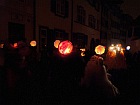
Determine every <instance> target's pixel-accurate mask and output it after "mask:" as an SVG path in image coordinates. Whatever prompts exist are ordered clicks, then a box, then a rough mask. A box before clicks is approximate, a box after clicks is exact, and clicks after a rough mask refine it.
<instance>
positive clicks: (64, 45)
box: [58, 40, 73, 55]
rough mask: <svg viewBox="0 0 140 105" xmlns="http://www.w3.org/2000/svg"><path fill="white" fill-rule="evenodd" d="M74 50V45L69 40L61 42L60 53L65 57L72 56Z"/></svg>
mask: <svg viewBox="0 0 140 105" xmlns="http://www.w3.org/2000/svg"><path fill="white" fill-rule="evenodd" d="M72 49H73V45H72V43H71V42H70V41H68V40H66V41H63V42H61V43H60V44H59V46H58V50H59V52H60V53H61V54H63V55H67V54H70V53H71V52H72Z"/></svg>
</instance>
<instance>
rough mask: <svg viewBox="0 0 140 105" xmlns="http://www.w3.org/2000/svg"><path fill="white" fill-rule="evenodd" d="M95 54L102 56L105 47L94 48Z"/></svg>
mask: <svg viewBox="0 0 140 105" xmlns="http://www.w3.org/2000/svg"><path fill="white" fill-rule="evenodd" d="M95 52H96V54H99V55H102V54H103V53H104V52H105V47H104V46H102V45H98V46H96V47H95Z"/></svg>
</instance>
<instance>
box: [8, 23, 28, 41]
mask: <svg viewBox="0 0 140 105" xmlns="http://www.w3.org/2000/svg"><path fill="white" fill-rule="evenodd" d="M8 38H9V39H10V40H11V41H12V42H17V41H19V40H22V39H23V38H25V25H24V24H19V23H11V22H9V23H8Z"/></svg>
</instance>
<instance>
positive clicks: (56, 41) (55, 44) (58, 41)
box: [54, 40, 60, 48]
mask: <svg viewBox="0 0 140 105" xmlns="http://www.w3.org/2000/svg"><path fill="white" fill-rule="evenodd" d="M59 43H60V40H55V42H54V47H55V48H58V45H59Z"/></svg>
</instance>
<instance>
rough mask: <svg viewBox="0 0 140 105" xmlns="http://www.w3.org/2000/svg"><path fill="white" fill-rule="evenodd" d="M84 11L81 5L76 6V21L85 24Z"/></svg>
mask: <svg viewBox="0 0 140 105" xmlns="http://www.w3.org/2000/svg"><path fill="white" fill-rule="evenodd" d="M85 18H86V12H85V10H84V8H83V7H82V6H78V7H77V21H78V22H79V23H81V24H85Z"/></svg>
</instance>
